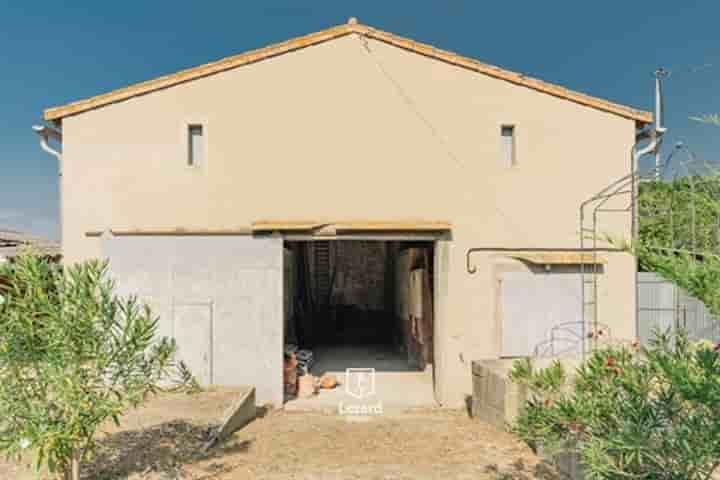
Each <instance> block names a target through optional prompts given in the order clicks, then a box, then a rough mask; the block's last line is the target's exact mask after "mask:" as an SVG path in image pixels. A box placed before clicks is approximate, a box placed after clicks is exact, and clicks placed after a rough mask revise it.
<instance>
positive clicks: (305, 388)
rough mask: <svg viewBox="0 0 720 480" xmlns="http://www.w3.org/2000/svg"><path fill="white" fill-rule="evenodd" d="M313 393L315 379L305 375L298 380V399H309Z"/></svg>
mask: <svg viewBox="0 0 720 480" xmlns="http://www.w3.org/2000/svg"><path fill="white" fill-rule="evenodd" d="M314 393H315V377H314V376H312V375H310V374H307V375H303V376H301V377H300V378H299V379H298V397H300V398H306V397H311V396H312V395H313V394H314Z"/></svg>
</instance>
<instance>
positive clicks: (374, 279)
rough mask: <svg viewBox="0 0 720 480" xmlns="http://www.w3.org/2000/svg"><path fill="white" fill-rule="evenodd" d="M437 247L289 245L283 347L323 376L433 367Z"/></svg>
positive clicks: (345, 242) (426, 244)
mask: <svg viewBox="0 0 720 480" xmlns="http://www.w3.org/2000/svg"><path fill="white" fill-rule="evenodd" d="M433 255H434V248H433V243H432V242H427V241H426V242H411V241H376V240H311V241H286V242H285V280H286V281H285V315H286V318H285V343H286V345H294V346H297V348H299V349H303V350H310V351H313V352H314V353H315V357H316V358H315V360H316V365H317V366H318V367H319V370H320V371H315V372H313V373H319V374H322V373H325V371H342V370H344V369H345V368H352V367H375V368H376V369H378V370H390V371H414V370H415V371H417V370H425V369H426V368H427V367H428V366H429V365H431V364H432V354H433V348H432V332H433V326H432V322H433V318H432V313H433V307H432V302H433V287H432V285H433Z"/></svg>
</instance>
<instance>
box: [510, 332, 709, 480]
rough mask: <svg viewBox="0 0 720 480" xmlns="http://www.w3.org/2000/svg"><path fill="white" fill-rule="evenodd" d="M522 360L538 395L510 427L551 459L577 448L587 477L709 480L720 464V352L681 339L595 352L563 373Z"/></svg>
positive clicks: (521, 373)
mask: <svg viewBox="0 0 720 480" xmlns="http://www.w3.org/2000/svg"><path fill="white" fill-rule="evenodd" d="M549 370H550V371H548V370H547V369H546V370H535V369H534V368H533V365H532V362H530V361H529V360H523V361H518V362H516V365H515V367H514V369H513V371H512V373H511V378H512V380H513V381H515V382H518V383H520V384H523V385H526V386H527V387H528V388H529V390H530V391H531V392H532V393H531V398H530V399H529V401H528V403H527V405H526V406H525V408H524V410H523V412H522V413H521V414H520V416H519V417H518V419H517V421H516V423H515V425H514V426H513V430H514V432H515V433H517V434H518V435H520V436H521V437H522V438H523V439H525V440H526V441H527V442H529V443H530V444H531V445H541V446H542V447H543V449H544V450H545V451H547V452H549V453H551V454H553V453H557V452H559V451H560V450H562V449H565V448H567V446H568V445H575V446H576V448H577V452H578V453H579V454H580V457H581V460H582V462H583V464H584V466H585V469H586V474H587V475H588V478H590V479H598V480H599V479H603V480H615V479H618V480H619V479H647V480H650V479H653V480H705V479H709V478H710V476H711V475H712V473H713V472H714V471H715V470H716V469H717V467H718V464H719V463H720V352H718V348H716V347H714V346H713V345H711V344H709V343H707V342H706V343H692V342H690V341H689V340H688V338H687V336H686V335H685V334H684V333H679V334H677V335H674V336H670V335H666V334H658V335H656V339H655V340H654V341H653V342H652V344H651V345H650V346H649V347H647V348H640V347H638V346H637V344H633V346H619V347H606V348H602V349H598V350H596V351H594V352H593V353H592V355H591V356H590V357H589V358H588V359H587V360H586V361H585V362H584V363H583V364H582V366H581V367H580V368H579V369H578V370H577V371H576V372H575V375H574V377H573V378H572V380H571V382H570V383H569V384H568V383H567V382H565V383H564V384H563V385H562V386H561V385H559V384H558V379H561V378H562V379H566V378H567V375H566V374H565V372H564V370H563V367H562V366H561V365H560V364H557V363H556V364H554V365H553V366H552V367H550V369H549Z"/></svg>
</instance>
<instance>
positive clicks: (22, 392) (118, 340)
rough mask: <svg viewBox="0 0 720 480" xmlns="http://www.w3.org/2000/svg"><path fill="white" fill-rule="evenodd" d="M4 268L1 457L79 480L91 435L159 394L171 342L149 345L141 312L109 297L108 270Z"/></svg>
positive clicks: (131, 302)
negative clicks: (27, 459)
mask: <svg viewBox="0 0 720 480" xmlns="http://www.w3.org/2000/svg"><path fill="white" fill-rule="evenodd" d="M2 270H3V271H2V274H3V276H4V277H5V279H6V282H5V283H6V287H5V289H4V291H3V292H2V296H3V300H2V302H0V450H3V451H4V452H5V453H6V454H7V455H8V456H9V457H20V456H23V455H25V454H28V453H32V454H34V458H35V463H36V466H37V468H38V469H40V468H41V467H47V468H48V470H49V471H51V472H58V473H60V474H62V475H65V477H66V478H73V479H75V478H79V467H80V464H81V462H82V461H83V460H85V459H86V458H87V457H88V456H89V455H91V454H92V452H93V449H94V448H95V439H94V436H95V433H96V432H97V430H98V428H100V426H101V425H102V424H104V423H105V422H106V421H108V420H110V419H111V420H112V421H114V422H115V423H118V422H119V418H120V416H121V415H122V414H123V413H124V412H125V411H126V410H127V409H129V408H131V407H135V406H138V405H140V404H141V403H142V402H143V401H144V400H145V399H146V397H147V395H148V394H151V393H154V392H156V391H157V389H158V384H159V383H160V382H161V381H162V380H163V378H165V377H166V376H167V375H168V374H169V369H170V368H171V366H172V361H171V360H172V355H173V352H174V349H175V347H174V344H173V343H172V342H171V341H169V340H168V339H161V340H159V341H158V340H156V339H155V338H154V337H155V333H156V331H157V319H156V318H155V317H153V315H152V313H151V312H150V310H149V309H148V308H147V307H146V306H143V305H141V304H139V303H138V302H137V300H136V299H135V298H129V299H120V298H118V297H116V296H115V295H114V293H113V283H112V281H111V280H109V279H108V275H107V265H106V264H105V263H101V262H98V261H89V262H86V263H83V264H79V265H76V266H72V267H70V268H68V269H66V270H65V271H62V270H61V269H60V268H59V267H58V266H57V265H54V264H52V263H48V262H46V261H43V260H41V259H39V258H36V257H34V256H32V255H30V254H24V255H21V256H20V257H19V258H17V260H16V261H15V262H13V264H12V265H9V266H7V265H6V266H4V267H3V268H2Z"/></svg>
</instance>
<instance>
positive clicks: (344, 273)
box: [332, 241, 388, 310]
mask: <svg viewBox="0 0 720 480" xmlns="http://www.w3.org/2000/svg"><path fill="white" fill-rule="evenodd" d="M332 245H333V248H334V249H335V252H333V253H334V255H333V256H332V258H333V260H334V261H335V262H336V264H335V265H334V266H333V267H334V268H335V282H334V287H333V303H334V304H336V305H355V306H357V307H359V308H361V309H363V310H384V309H386V305H387V304H386V301H387V294H386V288H387V283H386V279H387V262H388V258H387V257H388V248H387V244H386V243H385V242H372V241H336V242H332Z"/></svg>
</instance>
